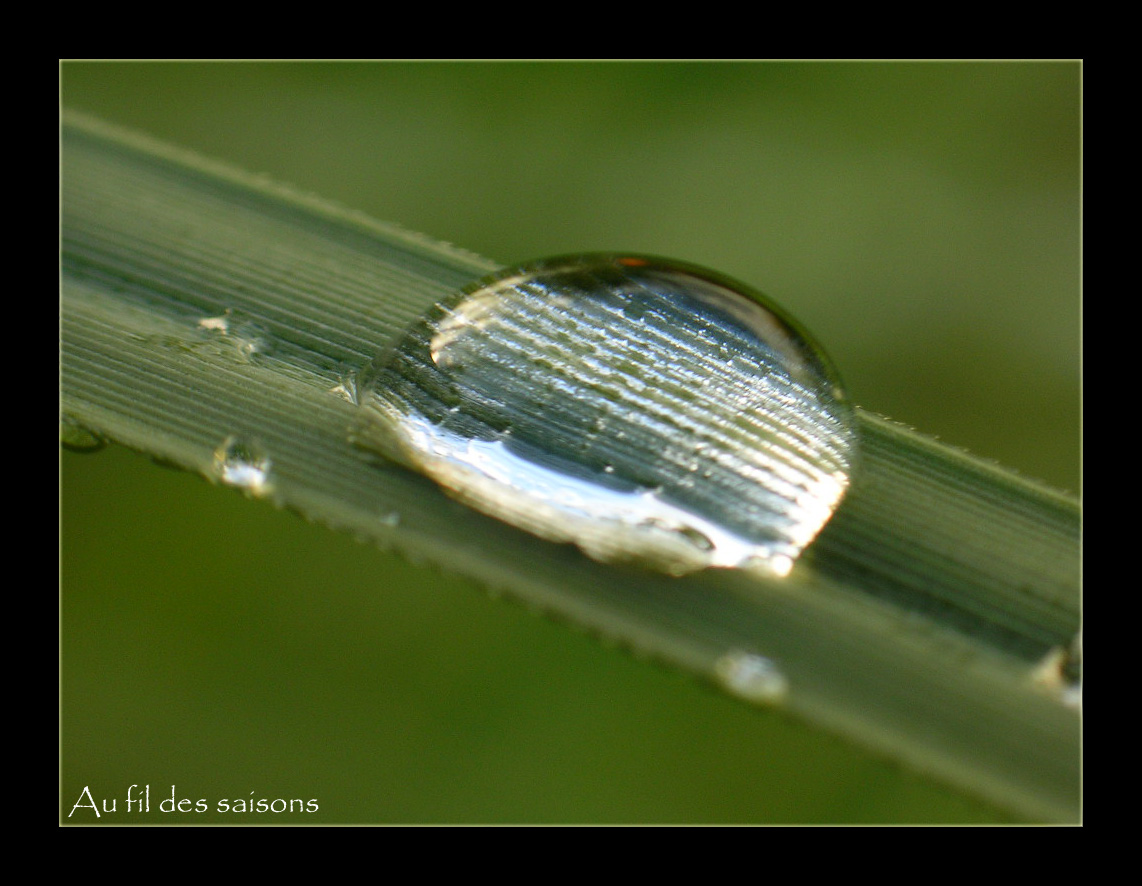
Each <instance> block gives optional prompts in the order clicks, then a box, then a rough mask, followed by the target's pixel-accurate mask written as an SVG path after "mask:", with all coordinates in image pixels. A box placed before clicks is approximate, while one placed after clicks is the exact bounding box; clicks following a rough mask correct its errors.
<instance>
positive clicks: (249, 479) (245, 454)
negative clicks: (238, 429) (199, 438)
mask: <svg viewBox="0 0 1142 886" xmlns="http://www.w3.org/2000/svg"><path fill="white" fill-rule="evenodd" d="M272 466H273V462H272V461H271V460H270V457H269V455H268V454H267V453H266V452H265V450H264V449H263V448H262V447H261V446H260V445H259V444H258V443H257V442H256V441H253V440H248V439H244V438H242V437H238V436H234V435H231V436H228V437H227V438H226V439H225V440H223V441H222V443H221V444H219V446H218V448H217V449H215V450H214V459H213V462H212V464H211V469H212V475H213V477H214V478H215V479H216V480H218V481H219V482H220V483H223V484H225V485H226V486H231V487H233V488H235V489H240V490H242V491H243V492H245V493H246V494H247V495H250V496H253V497H255V498H261V497H262V496H265V495H268V494H269V493H270V492H272V491H273V483H272V481H271V479H270V469H271V468H272Z"/></svg>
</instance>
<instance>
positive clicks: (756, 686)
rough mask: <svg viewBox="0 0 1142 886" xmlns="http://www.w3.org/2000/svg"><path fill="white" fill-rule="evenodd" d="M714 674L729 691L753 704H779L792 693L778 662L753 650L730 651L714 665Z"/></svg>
mask: <svg viewBox="0 0 1142 886" xmlns="http://www.w3.org/2000/svg"><path fill="white" fill-rule="evenodd" d="M714 673H715V674H716V675H717V677H718V681H719V682H720V683H721V684H722V686H723V687H724V688H725V689H726V690H727V691H729V692H731V693H733V694H734V695H736V696H737V697H738V698H741V699H744V700H745V701H748V702H750V703H751V704H767V705H768V704H779V703H781V702H782V701H784V700H785V696H786V695H787V694H788V692H789V681H788V680H787V679H786V678H785V675H784V674H782V673H781V671H780V670H779V669H778V667H777V665H776V664H774V663H773V662H772V661H770V660H769V659H768V658H765V657H763V656H761V655H755V654H754V653H752V652H742V651H740V650H735V651H733V652H727V653H726V654H725V655H723V656H722V657H721V658H719V659H718V660H717V662H716V663H715V664H714Z"/></svg>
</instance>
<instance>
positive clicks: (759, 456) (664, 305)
mask: <svg viewBox="0 0 1142 886" xmlns="http://www.w3.org/2000/svg"><path fill="white" fill-rule="evenodd" d="M367 377H368V378H369V380H370V381H369V385H368V388H367V390H366V391H365V392H364V394H363V396H362V398H361V407H362V409H361V419H360V420H359V422H358V423H357V425H356V426H355V428H354V429H353V437H354V440H355V442H356V443H358V445H361V446H363V447H366V448H369V449H372V450H374V451H377V452H380V453H381V454H383V455H385V456H386V457H388V458H390V459H392V460H394V461H397V462H399V463H401V464H404V465H406V466H408V467H410V468H412V469H413V470H415V471H418V472H420V473H423V474H425V475H427V476H428V477H430V478H432V479H433V480H434V481H436V482H437V483H438V484H440V485H441V486H442V487H443V488H444V489H445V490H446V491H447V492H449V493H450V494H451V495H453V496H455V497H457V498H459V499H461V500H462V501H465V502H467V503H468V504H470V505H471V506H473V507H475V508H477V509H479V510H481V511H484V512H485V513H488V514H491V515H492V516H494V517H497V518H499V519H501V520H504V521H505V522H508V523H511V524H513V525H515V526H517V527H520V528H522V529H525V530H527V531H528V532H531V533H533V534H535V535H538V536H541V537H543V538H546V539H549V540H553V541H560V542H574V543H575V544H577V545H578V546H579V547H580V548H581V549H582V550H583V551H585V552H586V553H587V554H588V555H590V556H591V557H593V558H595V559H597V560H601V561H603V562H608V563H612V562H636V563H640V564H642V565H645V566H648V567H649V568H652V569H656V570H659V571H662V572H666V573H669V574H673V575H681V574H685V573H687V572H692V571H694V570H697V569H702V568H706V567H723V568H740V569H752V570H757V571H759V572H761V573H764V574H768V575H785V574H786V573H788V572H789V571H790V569H792V567H793V564H794V562H795V561H796V559H797V557H798V556H799V555H800V554H801V552H802V551H803V550H804V549H805V547H806V546H807V545H808V544H809V543H810V542H811V541H812V540H813V538H814V537H815V536H816V535H817V533H818V532H819V531H820V529H821V527H822V526H824V524H825V523H826V522H827V521H828V519H829V517H830V516H831V515H832V513H833V511H834V509H835V508H836V506H837V504H838V502H839V501H840V500H841V498H842V496H843V495H844V493H845V490H846V488H847V486H848V482H849V474H850V471H851V468H852V464H853V459H854V455H855V445H856V434H855V430H854V422H853V414H852V409H851V407H850V405H849V404H848V402H847V400H846V398H845V396H844V395H843V393H842V389H841V387H840V385H839V383H838V381H837V378H836V375H835V373H834V372H833V370H832V369H831V367H830V365H829V363H828V361H827V360H826V358H825V357H824V355H823V354H822V352H821V351H820V350H819V349H818V348H817V347H816V346H815V345H814V344H813V343H812V342H811V340H810V339H809V338H808V337H807V336H806V335H805V334H804V332H803V331H802V330H801V329H800V327H798V326H797V325H796V324H795V323H794V322H793V321H792V320H790V319H789V318H788V317H786V316H785V315H784V314H783V313H782V312H781V311H780V310H779V309H778V308H776V307H775V306H774V305H772V304H770V303H769V302H768V301H766V300H765V299H764V298H763V297H762V296H760V295H758V294H756V293H754V292H752V291H751V290H749V289H748V288H746V287H744V286H742V285H741V284H739V283H736V282H734V281H731V280H729V279H727V278H724V277H722V276H720V275H717V274H715V273H713V272H710V271H706V270H704V269H700V268H696V267H694V266H691V265H684V264H679V263H674V262H667V261H664V260H661V259H654V258H646V257H635V256H613V255H588V256H577V257H567V258H559V259H552V260H548V261H543V262H536V263H532V264H528V265H524V266H521V267H518V268H514V269H511V270H508V271H505V272H502V273H500V274H498V275H496V276H494V277H490V278H486V279H484V280H481V281H478V282H477V283H476V284H473V285H472V286H469V287H467V288H466V289H464V290H462V291H461V292H460V293H458V294H457V295H456V296H454V297H452V298H450V299H448V300H446V301H444V302H443V303H441V304H439V305H437V306H435V307H433V308H432V309H431V310H429V311H428V312H427V313H426V314H425V315H424V316H423V317H422V318H420V319H419V320H418V321H416V322H414V323H413V324H412V325H411V326H410V327H409V328H408V329H407V330H406V331H405V333H404V334H403V336H402V337H401V338H400V339H399V340H398V341H397V342H396V343H395V344H394V346H393V347H391V348H390V349H389V350H387V351H386V352H385V353H384V354H382V355H381V356H380V357H379V358H378V359H377V360H376V361H374V363H373V365H372V366H371V367H370V368H369V370H368V376H367ZM508 430H510V432H511V433H510V434H507V433H505V432H506V431H508Z"/></svg>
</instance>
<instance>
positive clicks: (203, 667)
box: [61, 62, 1082, 823]
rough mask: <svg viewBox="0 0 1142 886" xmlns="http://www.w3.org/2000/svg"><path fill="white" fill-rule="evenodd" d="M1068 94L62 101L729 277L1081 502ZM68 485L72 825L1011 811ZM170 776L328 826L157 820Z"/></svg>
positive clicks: (351, 73)
mask: <svg viewBox="0 0 1142 886" xmlns="http://www.w3.org/2000/svg"><path fill="white" fill-rule="evenodd" d="M1081 73H1082V71H1081V66H1080V65H1079V64H1077V63H1027V64H1024V63H981V64H969V63H953V64H923V63H895V64H862V63H856V64H834V63H810V64H794V63H748V64H722V63H701V64H681V63H638V64H631V63H567V64H553V63H474V64H468V63H416V64H400V63H368V64H358V63H353V64H348V63H340V64H309V63H305V64H302V63H281V64H233V63H216V64H187V63H126V64H123V63H76V62H66V63H63V64H62V65H61V102H62V104H63V106H65V107H69V108H75V109H79V110H83V111H87V112H90V113H93V114H95V115H98V116H101V117H103V118H104V119H106V120H108V121H111V122H114V123H118V124H122V125H124V126H128V127H133V128H136V129H139V130H142V131H144V132H147V133H150V134H152V135H154V136H157V137H159V138H162V139H164V140H167V141H169V142H172V143H174V144H177V145H181V146H183V147H187V148H192V149H195V150H198V151H199V152H201V153H203V154H206V155H208V156H211V157H214V158H217V159H221V160H225V161H228V162H231V163H232V164H234V165H236V166H239V167H242V168H244V169H247V170H250V171H253V172H260V173H265V174H267V175H269V176H270V177H272V178H274V179H278V180H281V181H284V182H287V183H290V184H293V185H295V186H297V187H299V188H301V189H302V190H305V191H309V192H313V193H316V194H318V195H321V196H323V197H326V198H329V199H332V200H335V201H337V202H339V203H341V204H344V205H346V206H349V207H352V208H354V209H360V210H363V211H364V212H366V213H368V214H370V215H373V216H375V217H377V218H380V219H384V220H387V221H394V222H398V223H400V224H402V225H404V226H405V227H408V228H411V229H413V230H418V231H421V232H424V233H426V234H428V235H431V236H433V237H436V238H438V239H442V240H448V241H450V242H453V243H456V244H457V245H460V246H463V247H465V248H468V249H471V250H473V251H475V252H478V253H481V254H483V255H486V256H489V257H492V258H494V259H496V260H499V261H502V262H503V263H505V264H508V263H516V262H518V261H522V260H526V259H532V258H538V257H542V256H545V255H551V254H557V253H566V252H577V251H588V250H606V251H613V250H624V251H625V250H629V251H639V252H648V253H655V254H661V255H666V256H672V257H676V258H680V259H684V260H687V261H691V262H695V263H698V264H704V265H707V266H710V267H712V268H715V269H717V270H719V271H721V272H723V273H726V274H729V275H731V276H734V277H737V278H739V279H741V280H743V281H745V282H747V283H749V284H750V285H752V286H754V287H756V288H758V289H760V290H762V291H764V292H766V293H767V294H769V295H770V296H771V297H772V298H774V299H775V300H776V301H777V302H778V303H780V304H782V305H783V306H785V307H786V308H788V309H789V310H790V312H791V313H793V314H794V316H796V317H797V318H798V319H800V320H801V321H802V322H803V323H804V324H805V325H806V326H807V327H808V328H809V329H810V330H811V331H812V332H813V333H814V334H815V335H816V337H817V338H818V340H819V341H820V342H822V344H823V345H824V346H825V348H826V349H827V350H828V351H829V353H830V354H831V356H832V357H833V360H834V362H835V363H836V364H837V366H838V367H839V369H840V372H841V374H842V375H843V376H844V378H845V379H846V381H847V383H848V385H849V388H850V391H851V393H852V395H853V398H854V400H855V401H856V402H857V403H859V404H860V405H862V406H864V407H865V408H868V409H871V410H874V411H876V412H879V413H882V414H886V415H888V416H890V417H892V418H896V419H899V420H901V421H904V422H906V423H908V424H911V425H913V426H914V427H916V428H918V429H919V430H921V431H923V432H925V433H929V434H933V435H936V436H939V437H940V438H942V439H943V440H945V441H947V442H949V443H953V444H956V445H960V446H964V447H966V448H968V449H970V450H971V451H973V452H976V453H977V454H979V455H982V456H986V457H989V458H994V459H997V460H999V461H1001V462H1002V463H1004V464H1006V465H1008V466H1010V467H1013V468H1016V469H1018V470H1020V471H1021V472H1023V473H1025V474H1027V475H1029V476H1033V477H1036V478H1039V479H1043V480H1045V481H1047V482H1049V483H1051V484H1052V485H1055V486H1058V487H1061V488H1064V489H1067V490H1070V491H1072V492H1077V491H1078V486H1079V476H1080V475H1079V472H1080V461H1081V458H1080V454H1079V442H1080V430H1079V421H1080V375H1079V372H1080V350H1079V348H1080V316H1081V307H1080V273H1081V272H1080V208H1081V196H1080V163H1081V156H1080V148H1081V140H1080V137H1081V134H1080V124H1081V119H1080V113H1081V110H1080V89H1081ZM61 464H62V469H61V636H62V644H61V816H62V817H64V818H65V820H67V819H66V816H67V814H68V812H69V811H70V809H71V807H72V804H74V803H75V802H76V800H77V799H78V798H79V795H80V792H81V791H82V789H83V788H84V786H90V788H91V791H92V794H93V795H95V796H96V797H97V798H103V797H106V798H108V800H110V799H111V798H118V806H119V811H118V812H117V813H116V814H115V815H113V816H108V817H105V818H103V819H101V821H104V822H107V821H113V822H120V823H122V822H127V821H132V820H137V821H147V822H161V821H172V822H173V821H176V820H177V821H180V822H183V823H185V822H204V821H242V822H244V823H269V822H281V821H287V820H288V821H290V822H299V821H308V822H317V821H321V822H744V823H749V822H870V821H871V822H880V821H883V822H895V821H900V822H911V821H916V822H943V821H950V822H975V821H1002V820H1004V819H1003V818H1002V816H1001V815H999V814H998V813H996V812H995V811H994V810H991V809H988V808H986V807H984V806H981V805H979V804H976V803H975V802H973V801H971V800H969V799H966V798H962V797H959V796H957V795H955V794H953V793H950V792H948V791H946V790H944V789H943V788H941V787H940V786H939V785H935V784H932V783H930V782H927V781H925V780H922V779H921V778H919V777H916V776H913V775H911V774H909V773H907V772H903V771H902V770H900V768H899V767H898V766H896V765H894V764H892V763H890V762H884V761H881V760H879V759H876V758H875V757H870V756H868V755H866V754H864V753H863V752H862V751H860V750H859V749H855V748H851V747H849V746H848V745H846V744H845V743H843V742H841V741H839V740H837V739H834V738H832V737H830V736H826V735H822V734H820V733H818V732H816V731H814V730H813V729H811V728H808V727H806V726H804V725H802V724H800V723H796V722H790V721H789V720H788V719H787V718H786V717H784V716H782V715H781V714H779V713H773V712H757V711H753V710H750V709H747V708H745V707H743V706H740V705H738V704H736V703H735V702H733V701H731V700H729V699H725V698H722V697H720V696H718V695H717V694H715V693H713V692H712V691H709V690H707V689H706V688H704V687H703V686H700V685H698V684H697V683H695V682H694V681H692V680H690V679H689V678H687V677H684V676H682V675H680V674H676V673H673V672H669V671H665V670H662V669H659V668H657V667H655V666H653V665H649V664H646V663H643V662H639V661H636V660H634V659H632V658H630V657H628V656H627V655H625V654H624V653H621V652H618V651H615V650H609V649H604V648H602V647H600V646H599V645H598V644H597V643H595V642H594V641H593V640H592V639H590V638H589V637H584V636H582V635H580V634H577V633H575V632H573V631H570V630H568V629H567V628H566V627H565V626H562V625H558V624H554V623H551V622H549V621H547V620H545V619H543V618H537V617H534V616H533V615H532V614H531V613H529V612H528V611H527V610H525V609H524V608H523V607H520V606H517V605H515V604H510V603H505V602H502V601H497V600H493V599H491V598H489V597H487V596H486V595H485V594H484V593H483V592H482V591H480V590H479V589H478V588H474V587H472V586H470V585H468V584H467V583H465V582H463V581H459V580H456V579H454V578H452V577H448V576H445V575H441V574H440V573H438V572H436V571H433V570H429V569H423V568H419V567H415V566H411V565H408V564H406V563H404V562H403V561H402V560H400V559H399V558H397V557H395V556H393V555H391V554H385V553H381V552H378V551H376V550H373V549H371V548H368V547H365V546H362V545H359V544H357V543H356V542H355V541H353V540H352V539H350V538H347V537H342V536H339V535H337V534H335V533H331V532H328V531H324V530H322V529H319V528H317V527H314V526H310V525H308V524H306V523H304V522H303V521H301V520H299V519H297V518H296V517H293V516H291V515H288V514H284V513H280V512H277V511H274V510H273V509H271V508H270V507H268V506H267V505H265V504H260V503H258V504H254V503H250V502H247V501H245V500H244V499H242V498H240V497H238V496H236V495H234V494H232V493H229V492H226V491H222V490H220V489H217V488H214V487H211V486H209V485H208V484H206V483H204V482H202V481H201V480H199V479H197V478H196V477H193V476H190V475H184V474H180V473H177V472H172V471H166V470H162V469H160V468H158V467H156V466H154V465H152V464H151V463H150V462H149V461H147V460H146V459H144V458H142V457H140V456H137V455H134V454H131V453H128V452H125V451H122V450H119V449H115V448H109V449H107V450H104V451H103V452H101V453H99V454H97V455H90V456H80V455H74V454H71V453H64V454H63V456H62V462H61ZM132 784H140V785H144V784H150V785H151V789H152V812H151V814H150V815H144V816H141V817H133V818H132V817H129V816H127V815H126V814H125V812H124V809H123V807H124V800H125V796H126V790H127V788H128V787H129V786H130V785H132ZM171 785H175V786H176V789H177V791H176V792H177V794H178V796H179V797H180V798H182V797H188V798H191V799H199V798H203V799H207V800H208V801H210V805H211V808H213V807H214V804H215V803H216V802H217V800H219V799H222V798H230V799H234V798H247V799H248V798H249V797H251V796H254V797H255V798H263V797H264V798H266V799H274V798H277V797H283V798H287V799H288V798H305V799H310V798H315V799H316V800H317V801H318V805H319V807H320V808H319V811H318V812H316V813H313V814H306V815H293V816H288V815H279V816H274V815H272V814H269V813H266V814H260V815H259V814H254V815H249V814H247V815H245V816H236V815H234V814H233V813H230V814H228V815H225V816H222V815H216V814H214V813H205V814H191V815H182V816H180V815H177V814H176V815H163V814H161V813H159V812H158V810H157V803H158V799H159V798H161V797H162V796H164V795H165V796H167V797H169V796H170V793H171ZM251 792H253V793H251ZM77 819H79V820H94V816H93V815H91V813H90V812H89V811H79V812H76V814H75V815H74V816H72V818H71V819H69V820H70V821H76V820H77Z"/></svg>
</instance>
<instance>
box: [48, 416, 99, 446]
mask: <svg viewBox="0 0 1142 886" xmlns="http://www.w3.org/2000/svg"><path fill="white" fill-rule="evenodd" d="M59 442H60V445H61V446H62V447H63V448H64V449H68V450H71V451H72V452H82V453H92V452H98V451H99V450H100V449H102V448H103V447H104V446H106V445H107V441H106V440H104V439H103V438H102V437H100V436H99V435H98V434H97V433H95V431H93V430H91V429H90V428H85V427H84V426H83V425H81V424H80V423H79V422H78V421H76V420H75V419H74V418H72V417H71V416H70V415H61V416H60V417H59Z"/></svg>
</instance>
